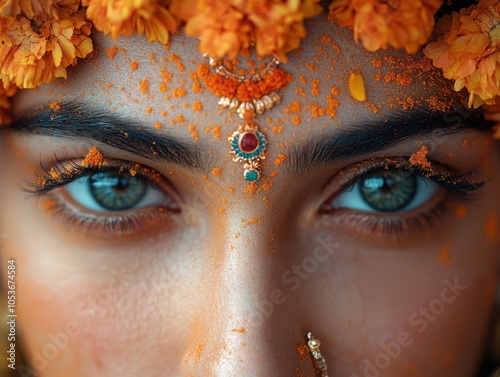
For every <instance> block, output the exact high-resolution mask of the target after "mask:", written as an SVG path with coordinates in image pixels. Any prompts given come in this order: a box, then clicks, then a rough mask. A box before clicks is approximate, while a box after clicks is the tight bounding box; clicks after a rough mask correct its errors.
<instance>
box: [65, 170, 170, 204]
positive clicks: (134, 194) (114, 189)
mask: <svg viewBox="0 0 500 377" xmlns="http://www.w3.org/2000/svg"><path fill="white" fill-rule="evenodd" d="M65 190H66V191H67V193H68V194H69V196H70V197H71V198H72V199H73V200H74V201H75V202H76V203H78V204H79V205H80V206H82V207H83V208H86V209H88V210H91V211H96V212H107V211H125V210H130V209H139V208H144V207H148V206H164V205H165V204H166V201H168V200H169V199H168V198H167V197H166V195H165V194H164V193H163V192H161V191H160V190H158V189H157V188H156V187H154V186H153V185H152V184H150V183H147V182H144V180H143V179H141V178H140V177H138V176H137V175H136V176H132V174H131V173H129V172H120V171H106V172H99V173H94V174H92V175H90V176H87V177H82V178H78V179H76V180H75V181H73V182H72V183H70V184H69V185H67V186H66V188H65Z"/></svg>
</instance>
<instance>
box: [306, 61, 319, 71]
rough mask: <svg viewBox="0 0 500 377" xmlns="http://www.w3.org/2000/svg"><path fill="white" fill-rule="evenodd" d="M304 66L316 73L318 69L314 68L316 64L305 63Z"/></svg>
mask: <svg viewBox="0 0 500 377" xmlns="http://www.w3.org/2000/svg"><path fill="white" fill-rule="evenodd" d="M305 66H306V67H307V69H309V70H310V71H316V70H317V69H318V67H317V66H316V64H313V63H305Z"/></svg>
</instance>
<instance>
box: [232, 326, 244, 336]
mask: <svg viewBox="0 0 500 377" xmlns="http://www.w3.org/2000/svg"><path fill="white" fill-rule="evenodd" d="M231 331H232V332H237V333H240V334H244V333H245V329H244V328H243V327H240V328H239V329H232V330H231Z"/></svg>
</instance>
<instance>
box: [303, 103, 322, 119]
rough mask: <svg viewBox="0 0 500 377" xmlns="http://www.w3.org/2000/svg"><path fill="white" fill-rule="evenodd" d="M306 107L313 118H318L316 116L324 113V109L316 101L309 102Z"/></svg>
mask: <svg viewBox="0 0 500 377" xmlns="http://www.w3.org/2000/svg"><path fill="white" fill-rule="evenodd" d="M307 107H308V108H309V110H310V111H311V116H312V117H313V118H318V117H320V116H322V115H325V114H326V109H325V108H323V107H321V106H319V105H318V104H316V103H309V105H308V106H307Z"/></svg>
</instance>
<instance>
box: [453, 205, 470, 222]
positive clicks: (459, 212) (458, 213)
mask: <svg viewBox="0 0 500 377" xmlns="http://www.w3.org/2000/svg"><path fill="white" fill-rule="evenodd" d="M453 214H454V215H455V217H456V218H457V219H463V218H465V216H467V206H466V205H464V204H459V205H457V206H456V207H455V208H453Z"/></svg>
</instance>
